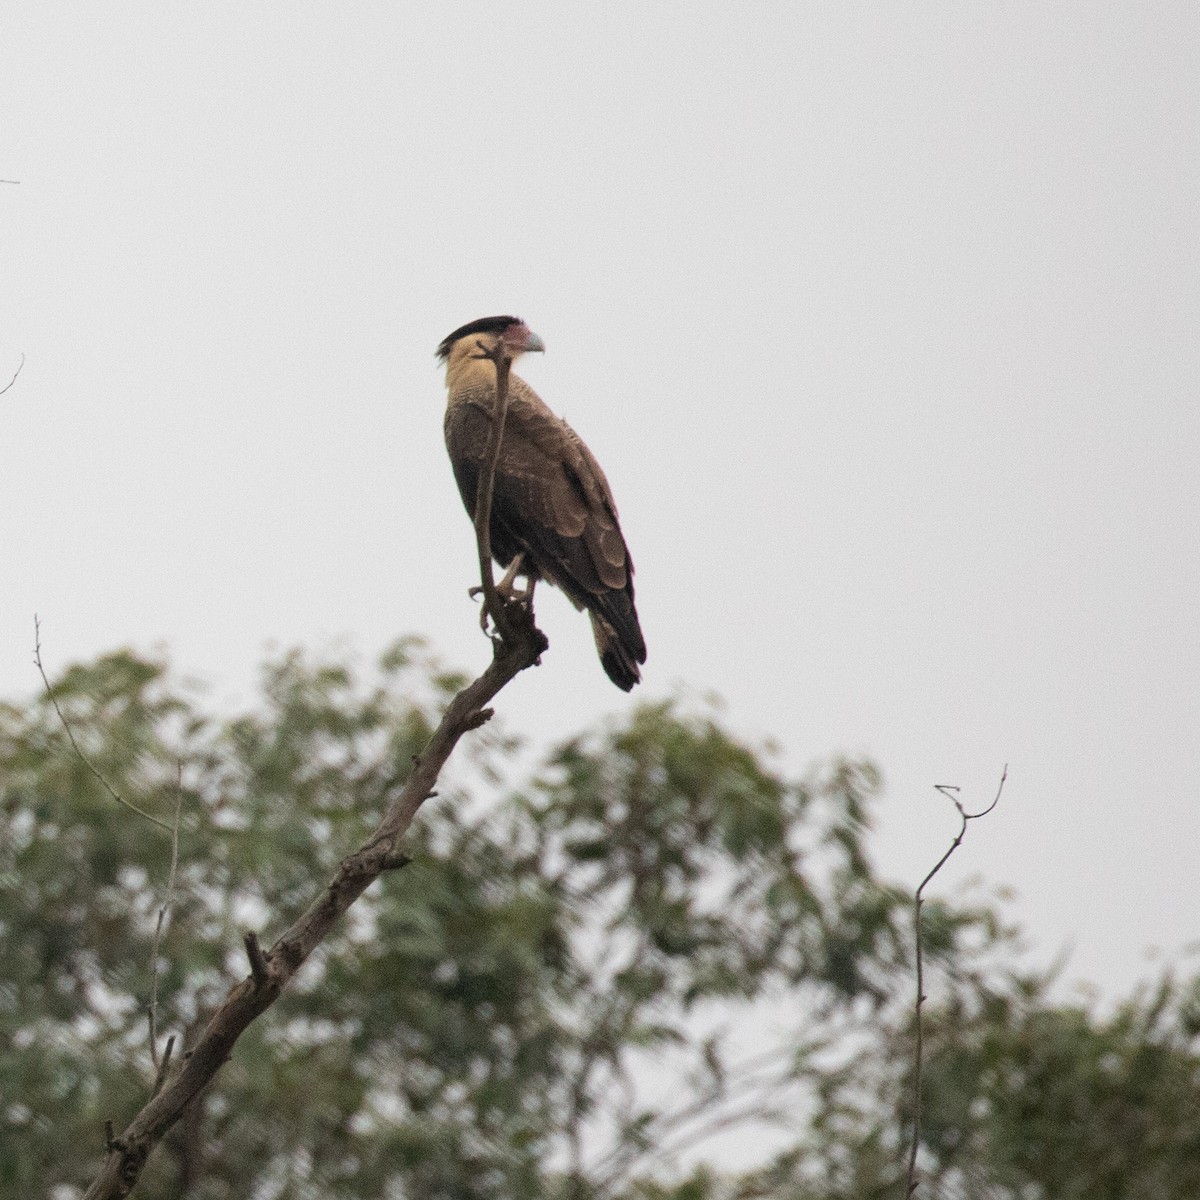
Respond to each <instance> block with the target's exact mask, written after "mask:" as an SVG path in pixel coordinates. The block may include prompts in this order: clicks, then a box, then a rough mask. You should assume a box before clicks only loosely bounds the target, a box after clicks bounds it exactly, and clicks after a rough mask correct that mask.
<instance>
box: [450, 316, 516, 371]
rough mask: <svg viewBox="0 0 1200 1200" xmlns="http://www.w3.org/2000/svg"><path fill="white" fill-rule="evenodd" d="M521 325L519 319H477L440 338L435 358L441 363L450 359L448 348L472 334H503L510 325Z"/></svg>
mask: <svg viewBox="0 0 1200 1200" xmlns="http://www.w3.org/2000/svg"><path fill="white" fill-rule="evenodd" d="M521 324H523V322H522V320H521V318H520V317H479V318H478V319H477V320H474V321H468V322H467V323H466V324H465V325H460V326H459V327H458V328H457V329H456V330H455V331H454V332H453V333H451V334H447V335H446V336H445V337H444V338H442V340H441V343H440V344H439V345H438V348H437V356H438V358H440V359H441V360H442V361H443V362H445V361H446V359H448V358H449V357H450V347H451V346H453V345H454V343H455V342H457V341H458V339H459V338H465V337H470V335H471V334H473V333H503V332H504V331H505V330H506V329H507V328H508V327H509V326H510V325H521Z"/></svg>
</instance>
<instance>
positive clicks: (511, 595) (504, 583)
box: [496, 550, 533, 600]
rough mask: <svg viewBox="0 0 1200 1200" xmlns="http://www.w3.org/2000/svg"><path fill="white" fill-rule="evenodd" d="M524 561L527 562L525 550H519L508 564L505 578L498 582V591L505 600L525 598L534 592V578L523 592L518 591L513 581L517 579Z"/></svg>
mask: <svg viewBox="0 0 1200 1200" xmlns="http://www.w3.org/2000/svg"><path fill="white" fill-rule="evenodd" d="M524 562H525V551H524V550H518V551H517V552H516V554H514V555H513V560H512V562H510V563H509V564H508V570H507V571H505V572H504V578H503V579H501V580H500V582H499V583H498V584H496V591H497V592H498V593H499V594H500V595H501V596H502V597H503V598H504V599H505V600H524V599H525V597H526V596H528V595H531V594H532V592H533V580H532V579H530V580H529V587H528V588H527V589H526V590H525V591H523V592H518V591H517V589H516V588H514V587H513V583H514V582H515V581H516V578H517V576H518V575H519V574H520V571H521V567H522V565H523V564H524ZM526 578H528V576H526Z"/></svg>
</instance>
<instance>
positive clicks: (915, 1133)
mask: <svg viewBox="0 0 1200 1200" xmlns="http://www.w3.org/2000/svg"><path fill="white" fill-rule="evenodd" d="M1007 778H1008V763H1005V764H1004V769H1003V770H1002V771H1001V772H1000V785H999V787H997V788H996V794H995V796H993V797H992V802H991V804H989V805H988V806H987V808H984V809H980V811H979V812H973V813H972V812H967V810H966V809H965V808H964V807H963V804H962V801H961V800H959V798H958V792H959V789H958V788H957V787H956V786H955V785H954V784H950V783H935V784H934V785H933V786H934V790H935V791H939V792H941V793H942V795H943V796H945V797H946V799H947V800H949V801H950V803H951V804H953V805H954V807H955V808H956V809H958V815H959V817H961V818H962V824H961V826H960V827H959V830H958V834H957V836H956V837H955V839H954V841H953V842H951V843H950V848H949V849H948V850H947V851H946V853H945V854H943V855H942V857H941V858H939V859H938V860H937V863H936V864H935V866H934V868H933V870H932V871H930V872H929V874H928V875H926V876H925V878H924V879H922V880H921V885H920V887H918V888H917V890H916V893H915V895H914V896H913V936H914V941H915V943H916V960H917V999H916V1004H915V1016H916V1044H915V1046H914V1048H913V1096H912V1103H913V1129H912V1145H911V1147H910V1148H909V1155H908V1174H907V1177H906V1183H905V1191H904V1195H905V1196H906V1197H910V1196H912V1194H913V1193H914V1192H915V1191H916V1190H917V1150H918V1149H919V1147H920V1144H921V1086H922V1078H921V1074H922V1071H923V1070H924V1058H925V1034H924V1029H923V1021H922V1008H923V1007H924V1004H925V963H924V956H923V952H922V945H921V906H922V904H924V902H925V887H926V885H927V884H928V883H929V881H930V880H931V879H932V878H933V877H934V876H935V875H936V874H937V873H938V872H939V871H940V870H941V869H942V867H944V866H945V865H946V862H947V860H948V859H949V858H950V855H952V854H953V853H954V852H955V850H957V849H958V848H959V846H961V845H962V840H963V838H964V837H965V836H966V832H967V822H968V821H978V820H979V819H980V817H986V816H987V815H988V813H990V812H991V811H992V809H993V808H995V807H996V805H997V804H999V803H1000V793H1001V792H1003V791H1004V781H1005V780H1006V779H1007Z"/></svg>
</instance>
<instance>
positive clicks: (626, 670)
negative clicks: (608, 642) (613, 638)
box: [600, 646, 642, 692]
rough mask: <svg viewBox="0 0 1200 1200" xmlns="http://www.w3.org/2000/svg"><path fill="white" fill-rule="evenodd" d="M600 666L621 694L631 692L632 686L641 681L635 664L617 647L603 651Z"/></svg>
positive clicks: (640, 674)
mask: <svg viewBox="0 0 1200 1200" xmlns="http://www.w3.org/2000/svg"><path fill="white" fill-rule="evenodd" d="M600 665H601V666H602V667H603V668H604V673H605V675H607V676H608V677H609V679H611V680H612V681H613V683H615V684H616V685H617V687H619V688H620V689H621V691H623V692H630V691H632V690H633V685H634V684H635V683H641V681H642V673H641V671H639V670H638V665H637V663H636V662H634V661H633V659H632V658H630V657H629V655H627V654H625V653H624V652H623V650H622V649H621V647H619V646H614V647H612V648H611V649H608V650H605V651H604V652H603V653H602V654H601V655H600Z"/></svg>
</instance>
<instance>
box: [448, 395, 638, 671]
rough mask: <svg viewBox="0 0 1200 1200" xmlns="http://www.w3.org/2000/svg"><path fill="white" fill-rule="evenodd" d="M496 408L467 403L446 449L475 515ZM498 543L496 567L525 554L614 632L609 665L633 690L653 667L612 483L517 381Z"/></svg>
mask: <svg viewBox="0 0 1200 1200" xmlns="http://www.w3.org/2000/svg"><path fill="white" fill-rule="evenodd" d="M491 400H492V397H491V396H487V397H480V398H479V399H478V401H476V400H475V399H459V400H458V401H457V402H456V403H452V404H451V406H450V408H449V409H448V410H447V413H446V446H447V449H448V450H449V451H450V458H451V462H452V464H453V466H454V475H455V479H456V480H457V481H458V487H459V491H460V493H461V494H462V498H463V502H464V504H465V505H466V508H467V512H468V513H471V514H473V513H474V511H475V492H476V487H477V481H478V476H479V466H480V463H481V462H482V459H483V454H484V450H485V448H486V445H487V438H488V433H489V431H490V427H491V417H490V415H489V411H488V407H489V406H490V402H491ZM491 534H492V547H493V552H494V553H495V555H496V559H497V561H499V562H500V563H502V564H504V565H507V564H508V563H509V562H511V561H512V558H513V556H514V555H515V554H516V552H517V551H518V550H524V551H525V554H526V560H527V563H528V565H530V566H532V567H534V568H535V569H536V571H537V573H538V575H540V576H542V577H543V578H545V579H547V580H548V581H549V582H551V583H554V584H556V585H557V586H558V587H560V588H561V589H562V590H563V591H564V592H565V593H566V594H567V596H568V597H569V598H570V599H571V601H572V602H573V603H574V604H575V605H576V606H577V607H579V608H586V609H588V610H589V611H590V612H591V613H592V615H593V617H594V618H598V619H599V621H600V622H601V626H607V627H608V630H609V631H611V633H612V634H613V635H615V636H612V637H609V636H607V635H606V631H605V630H604V628H602V627H601V628H597V630H596V640H597V646H598V647H599V648H600V652H601V661H602V662H603V663H604V666H605V670H606V671H608V673H609V676H610V677H611V678H613V680H614V682H616V683H617V684H618V685H619V686H621V687H625V688H628V687H631V686H632V685H633V683H634V682H636V680H637V677H638V676H637V667H636V664H637V663H642V662H645V661H646V644H645V640H644V638H643V637H642V631H641V627H640V625H639V623H638V619H637V611H636V609H635V608H634V603H633V563H632V561H631V559H630V556H629V549H628V547H627V546H626V545H625V539H624V538H623V537H622V535H621V527H620V523H619V521H618V519H617V511H616V505H615V504H614V503H613V499H612V492H611V491H610V489H609V486H608V481H607V480H606V479H605V478H604V472H603V471H602V470H601V469H600V465H599V464H598V463H597V462H596V459H595V457H594V456H593V454H592V453H591V451H590V450H588V448H587V447H586V446H585V445H584V443H583V441H582V440H581V439H580V438H579V436H578V435H577V434H576V433H575V432H574V430H572V429H571V428H570V426H568V425H567V424H566V422H565V421H561V420H559V418H557V417H556V416H554V414H553V413H552V412H550V410H549V409H548V408H547V407H546V406H545V405H544V404H543V403H542V402H541V400H540V399H538V397H537V396H536V394H534V393H533V392H532V390H531V389H529V388H528V386H527V385H526V384H524V382H523V381H522V380H519V379H516V378H514V379H513V380H512V392H511V398H510V404H509V411H508V415H507V418H506V420H505V428H504V443H503V445H502V447H501V452H500V460H499V462H498V464H497V468H496V482H495V489H494V495H493V499H492V520H491ZM593 624H595V621H593ZM602 643H603V644H602ZM606 645H607V647H608V651H609V652H608V655H607V656H606V653H605V647H606ZM614 672H615V673H614Z"/></svg>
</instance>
